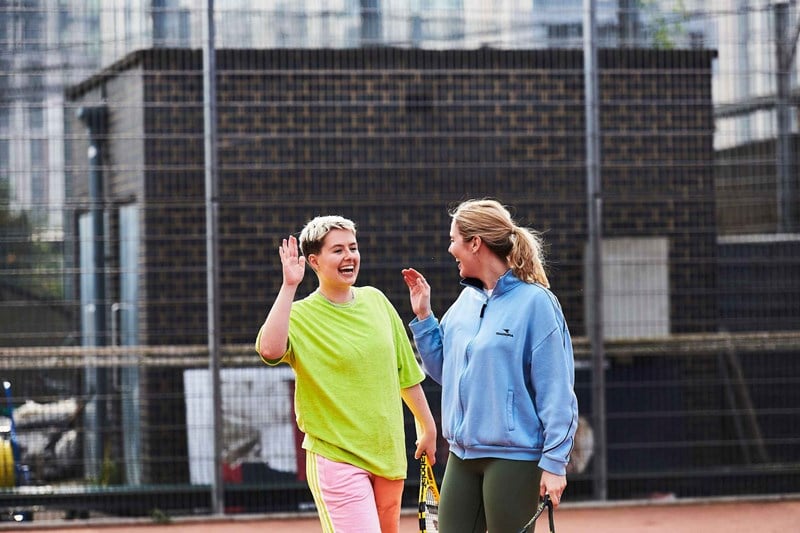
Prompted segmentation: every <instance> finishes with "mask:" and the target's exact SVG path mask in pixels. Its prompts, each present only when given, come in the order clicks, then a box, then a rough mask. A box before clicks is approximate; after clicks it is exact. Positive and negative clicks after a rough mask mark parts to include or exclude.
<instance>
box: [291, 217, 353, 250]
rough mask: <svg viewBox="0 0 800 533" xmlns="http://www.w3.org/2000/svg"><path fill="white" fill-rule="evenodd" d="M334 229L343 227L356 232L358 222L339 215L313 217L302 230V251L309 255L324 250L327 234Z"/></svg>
mask: <svg viewBox="0 0 800 533" xmlns="http://www.w3.org/2000/svg"><path fill="white" fill-rule="evenodd" d="M333 229H343V230H347V231H352V232H353V235H355V234H356V223H355V222H353V221H352V220H350V219H349V218H344V217H340V216H338V215H327V216H320V217H315V218H313V219H311V220H310V221H309V222H308V224H306V227H304V228H303V231H301V232H300V239H299V240H300V253H302V254H303V255H304V256H306V257H308V256H309V255H311V254H318V253H319V252H320V251H321V250H322V242H323V241H324V240H325V236H326V235H327V234H328V232H330V231H331V230H333Z"/></svg>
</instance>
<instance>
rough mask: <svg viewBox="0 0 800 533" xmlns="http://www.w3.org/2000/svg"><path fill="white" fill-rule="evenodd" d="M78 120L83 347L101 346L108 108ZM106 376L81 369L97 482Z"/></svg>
mask: <svg viewBox="0 0 800 533" xmlns="http://www.w3.org/2000/svg"><path fill="white" fill-rule="evenodd" d="M77 116H78V118H79V119H80V120H81V121H82V122H83V123H84V124H85V125H86V127H87V128H88V129H89V151H88V158H89V214H90V218H91V225H92V237H93V238H94V243H93V245H92V255H93V257H92V267H93V277H92V286H93V289H94V298H93V301H92V302H91V303H90V304H89V305H90V306H91V308H92V309H93V311H94V313H93V322H94V324H93V326H94V327H93V330H94V335H91V336H85V337H84V339H83V345H84V346H105V345H106V344H107V334H106V333H107V332H106V304H105V302H106V283H105V275H106V274H105V224H104V222H105V221H104V214H105V213H104V209H103V172H102V161H103V142H104V140H105V135H106V132H107V126H108V109H107V108H106V106H105V105H96V106H84V107H81V108H79V109H78V112H77ZM106 378H107V376H106V371H105V369H103V368H101V367H98V366H95V365H94V364H91V363H90V364H87V365H86V367H85V369H84V384H83V387H84V390H83V394H84V397H85V398H86V399H87V403H86V408H85V410H84V426H85V427H84V429H85V432H84V471H85V474H86V476H87V477H88V478H90V479H96V480H100V479H101V476H102V458H103V444H104V438H103V427H104V426H105V422H106V418H107V416H106V394H107V384H106V382H107V379H106Z"/></svg>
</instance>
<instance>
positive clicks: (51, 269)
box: [0, 181, 63, 299]
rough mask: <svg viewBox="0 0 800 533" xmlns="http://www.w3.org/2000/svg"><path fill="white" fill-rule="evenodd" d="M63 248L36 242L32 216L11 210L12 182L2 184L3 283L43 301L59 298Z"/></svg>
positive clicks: (0, 257) (0, 279) (0, 264)
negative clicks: (10, 186)
mask: <svg viewBox="0 0 800 533" xmlns="http://www.w3.org/2000/svg"><path fill="white" fill-rule="evenodd" d="M61 247H62V243H53V242H45V241H40V240H37V239H36V228H35V227H34V224H33V223H32V222H31V219H30V217H29V215H28V214H27V213H26V212H16V211H14V210H12V209H11V206H10V194H9V186H8V182H6V181H0V282H2V283H3V284H4V285H7V286H11V287H16V288H19V289H23V290H25V291H27V292H30V293H32V294H33V295H36V296H38V297H41V298H45V299H47V298H59V297H60V296H61V291H62V280H61V274H60V272H61V270H62V268H63V254H62V251H61Z"/></svg>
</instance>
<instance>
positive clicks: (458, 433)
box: [453, 296, 490, 445]
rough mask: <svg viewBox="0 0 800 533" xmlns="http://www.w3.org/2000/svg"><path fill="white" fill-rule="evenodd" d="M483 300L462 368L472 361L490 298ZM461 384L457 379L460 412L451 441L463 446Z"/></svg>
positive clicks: (460, 380)
mask: <svg viewBox="0 0 800 533" xmlns="http://www.w3.org/2000/svg"><path fill="white" fill-rule="evenodd" d="M485 298H486V299H485V300H484V301H483V304H482V305H481V312H480V315H479V318H480V322H479V323H478V329H477V330H476V331H475V335H474V336H473V337H472V339H470V341H469V343H467V347H466V349H465V350H464V368H466V367H467V366H468V365H469V360H470V359H472V356H471V354H470V351H471V349H472V341H473V340H475V337H477V336H478V334H479V333H480V331H481V326H482V325H483V313H484V312H485V311H486V306H487V305H488V304H489V298H490V296H485ZM462 375H463V373H462ZM462 384H463V380H462V379H461V378H459V380H458V404H459V407H460V408H461V409H460V411H461V412H460V416H459V421H458V429H457V430H456V428H453V440H455V441H456V442H458V443H461V444H462V445H463V441H462V440H461V426H462V425H463V424H464V401H463V398H464V394H463V392H462V390H461V385H462Z"/></svg>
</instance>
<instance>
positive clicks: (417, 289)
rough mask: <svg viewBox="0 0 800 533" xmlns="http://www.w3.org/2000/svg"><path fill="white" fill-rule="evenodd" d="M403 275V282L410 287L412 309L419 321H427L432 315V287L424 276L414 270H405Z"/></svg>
mask: <svg viewBox="0 0 800 533" xmlns="http://www.w3.org/2000/svg"><path fill="white" fill-rule="evenodd" d="M402 273H403V281H405V282H406V285H407V286H408V295H409V298H410V299H411V309H412V310H413V311H414V314H415V315H417V319H418V320H425V319H426V318H428V317H429V316H430V315H431V286H430V285H428V282H427V281H425V278H424V277H423V275H422V274H420V273H419V272H417V271H416V270H414V269H413V268H404V269H403V270H402Z"/></svg>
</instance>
